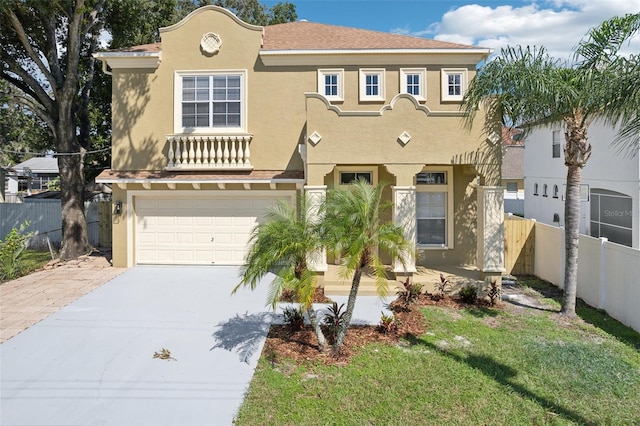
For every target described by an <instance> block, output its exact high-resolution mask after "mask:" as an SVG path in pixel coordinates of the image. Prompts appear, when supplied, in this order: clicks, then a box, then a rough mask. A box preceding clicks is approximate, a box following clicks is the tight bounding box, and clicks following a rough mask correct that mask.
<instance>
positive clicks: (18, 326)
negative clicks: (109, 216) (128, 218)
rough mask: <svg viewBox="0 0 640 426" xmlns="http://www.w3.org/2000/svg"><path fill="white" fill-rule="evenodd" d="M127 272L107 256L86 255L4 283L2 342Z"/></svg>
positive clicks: (0, 291)
mask: <svg viewBox="0 0 640 426" xmlns="http://www.w3.org/2000/svg"><path fill="white" fill-rule="evenodd" d="M123 271H124V269H123V268H113V267H112V266H111V264H110V263H109V261H108V260H107V258H106V257H105V256H99V255H93V256H82V257H80V258H79V259H78V260H74V261H70V262H65V263H62V264H60V265H58V266H54V267H52V268H50V269H45V270H42V271H38V272H34V273H32V274H29V275H27V276H24V277H21V278H18V279H17V280H13V281H8V282H6V283H3V284H0V343H2V342H4V341H6V340H8V339H10V338H12V337H13V336H15V335H16V334H18V333H20V332H21V331H23V330H25V329H27V328H29V327H31V326H32V325H34V324H35V323H37V322H38V321H41V320H43V319H44V318H46V317H48V316H49V315H51V314H52V313H54V312H57V311H59V310H60V309H61V308H63V307H65V306H67V305H68V304H70V303H71V302H73V301H75V300H77V299H78V298H80V297H82V296H84V295H85V294H87V293H89V292H91V291H92V290H94V289H96V288H98V287H100V286H101V285H103V284H104V283H106V282H107V281H109V280H111V279H113V278H114V277H116V276H117V275H119V274H120V273H122V272H123Z"/></svg>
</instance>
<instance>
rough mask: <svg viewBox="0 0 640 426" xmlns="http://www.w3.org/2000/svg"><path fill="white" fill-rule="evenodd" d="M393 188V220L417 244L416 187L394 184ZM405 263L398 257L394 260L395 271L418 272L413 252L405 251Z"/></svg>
mask: <svg viewBox="0 0 640 426" xmlns="http://www.w3.org/2000/svg"><path fill="white" fill-rule="evenodd" d="M391 188H392V190H393V222H394V223H395V224H396V225H398V226H400V227H401V228H402V229H403V230H404V236H405V238H406V239H407V240H409V241H411V246H412V247H415V246H416V229H417V226H416V187H415V186H392V187H391ZM402 257H403V259H404V262H405V265H404V266H403V265H402V262H400V260H398V259H394V261H393V272H395V273H396V274H399V275H402V274H408V273H413V272H416V260H415V256H413V255H412V253H404V255H403V256H402Z"/></svg>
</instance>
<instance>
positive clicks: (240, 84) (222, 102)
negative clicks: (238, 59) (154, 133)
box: [174, 71, 247, 133]
mask: <svg viewBox="0 0 640 426" xmlns="http://www.w3.org/2000/svg"><path fill="white" fill-rule="evenodd" d="M245 85H246V72H245V71H228V72H227V71H221V72H196V73H191V72H184V73H177V74H176V82H175V90H176V94H175V98H176V108H175V117H174V120H175V121H174V123H175V125H174V131H175V132H176V133H184V132H196V133H197V132H220V131H224V132H238V131H246V115H247V113H246V110H247V105H246V103H247V101H246V89H245V87H246V86H245Z"/></svg>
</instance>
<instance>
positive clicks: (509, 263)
mask: <svg viewBox="0 0 640 426" xmlns="http://www.w3.org/2000/svg"><path fill="white" fill-rule="evenodd" d="M535 223H536V222H535V221H534V220H531V219H522V218H520V217H517V216H513V215H506V216H505V220H504V267H505V269H506V272H507V273H508V274H514V275H525V274H528V275H531V274H533V272H534V267H535V262H534V259H535V250H536V240H535Z"/></svg>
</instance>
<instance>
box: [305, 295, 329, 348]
mask: <svg viewBox="0 0 640 426" xmlns="http://www.w3.org/2000/svg"><path fill="white" fill-rule="evenodd" d="M307 316H309V322H310V323H311V327H313V331H315V333H316V338H317V339H318V349H319V350H320V352H326V351H327V340H326V339H325V338H324V333H323V332H322V328H321V327H320V322H318V317H317V316H316V310H315V309H313V304H311V305H309V307H308V308H307Z"/></svg>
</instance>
